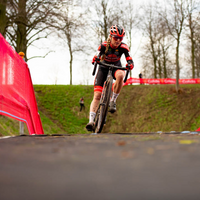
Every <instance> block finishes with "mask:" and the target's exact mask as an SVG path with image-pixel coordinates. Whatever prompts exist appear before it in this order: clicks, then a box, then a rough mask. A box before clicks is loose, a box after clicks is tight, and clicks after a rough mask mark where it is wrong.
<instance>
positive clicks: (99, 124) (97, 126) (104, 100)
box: [92, 62, 129, 133]
mask: <svg viewBox="0 0 200 200" xmlns="http://www.w3.org/2000/svg"><path fill="white" fill-rule="evenodd" d="M99 64H101V65H103V66H106V67H108V69H109V71H108V75H107V78H106V81H105V82H104V86H103V91H102V94H101V99H100V103H99V107H98V109H97V112H96V117H95V120H94V126H93V131H94V133H101V131H102V129H103V126H104V124H105V120H106V116H107V112H108V107H109V103H110V97H111V93H112V85H113V76H112V71H113V70H114V69H120V70H126V76H125V78H124V83H125V82H126V80H127V78H128V73H129V69H127V68H122V67H118V66H115V65H113V64H107V63H105V62H99ZM96 68H97V62H95V64H94V70H93V73H92V75H93V76H94V75H95V72H96Z"/></svg>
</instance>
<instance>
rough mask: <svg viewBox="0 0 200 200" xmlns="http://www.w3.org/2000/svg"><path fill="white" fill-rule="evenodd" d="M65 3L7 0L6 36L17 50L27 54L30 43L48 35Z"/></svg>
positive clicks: (59, 0)
mask: <svg viewBox="0 0 200 200" xmlns="http://www.w3.org/2000/svg"><path fill="white" fill-rule="evenodd" d="M63 5H64V1H62V0H56V1H47V0H45V1H40V0H18V1H15V0H7V19H8V28H7V32H6V37H7V39H8V40H9V42H10V44H11V45H12V46H13V47H14V48H15V50H16V51H17V52H19V51H23V52H24V53H25V56H26V51H27V48H28V47H29V46H30V45H32V44H33V43H34V42H35V41H37V40H40V39H42V38H47V37H48V35H49V34H50V31H49V30H50V29H51V28H52V27H54V24H55V23H56V21H57V17H58V16H59V15H60V13H59V10H60V7H62V6H63ZM26 60H27V58H26Z"/></svg>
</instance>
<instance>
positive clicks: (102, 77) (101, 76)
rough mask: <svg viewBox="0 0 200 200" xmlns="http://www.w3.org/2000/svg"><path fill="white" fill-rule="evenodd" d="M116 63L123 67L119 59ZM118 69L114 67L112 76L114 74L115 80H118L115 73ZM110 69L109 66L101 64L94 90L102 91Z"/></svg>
mask: <svg viewBox="0 0 200 200" xmlns="http://www.w3.org/2000/svg"><path fill="white" fill-rule="evenodd" d="M114 65H116V66H118V67H122V65H121V62H120V61H118V62H117V63H114ZM117 70H118V69H114V70H113V71H112V76H113V79H114V80H116V78H115V73H116V71H117ZM108 71H109V69H108V67H105V66H102V65H99V69H98V72H97V75H96V77H95V79H94V92H102V90H103V85H104V82H105V81H106V78H107V75H108Z"/></svg>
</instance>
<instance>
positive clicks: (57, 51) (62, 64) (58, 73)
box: [27, 0, 147, 85]
mask: <svg viewBox="0 0 200 200" xmlns="http://www.w3.org/2000/svg"><path fill="white" fill-rule="evenodd" d="M134 1H135V2H138V1H136V0H134ZM146 1H147V0H146ZM132 41H133V43H132V47H131V48H132V50H131V56H132V57H133V60H134V63H135V68H134V69H133V70H132V77H136V78H138V74H139V73H140V71H141V63H140V60H139V54H140V51H139V48H140V43H141V41H142V36H141V35H139V36H137V37H136V36H135V38H133V40H132ZM62 42H63V41H62ZM86 42H87V41H86ZM123 42H125V43H126V37H125V39H124V40H123ZM94 48H95V47H94ZM97 49H98V45H96V51H97ZM50 50H53V52H51V53H49V54H48V55H47V56H46V57H45V58H34V59H30V60H29V61H28V62H27V63H28V66H29V69H30V72H31V77H32V81H33V84H69V83H70V79H69V76H70V71H69V51H68V47H67V45H64V44H63V43H62V44H61V42H60V43H59V42H58V41H57V38H53V37H49V38H48V39H42V40H39V41H37V42H36V43H34V46H31V47H29V48H28V51H27V57H28V58H30V57H33V56H44V55H45V54H46V53H47V52H48V51H50ZM96 51H94V52H93V53H92V54H91V56H89V57H87V58H85V57H84V58H81V57H79V58H78V60H75V59H76V56H74V61H73V73H72V74H73V77H72V83H73V84H83V85H87V84H89V85H92V84H93V82H94V77H93V76H92V71H93V65H92V64H91V62H92V58H93V56H94V55H95V53H96ZM85 59H87V61H85ZM122 63H124V64H125V63H126V62H125V58H124V55H122Z"/></svg>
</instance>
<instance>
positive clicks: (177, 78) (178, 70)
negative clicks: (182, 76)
mask: <svg viewBox="0 0 200 200" xmlns="http://www.w3.org/2000/svg"><path fill="white" fill-rule="evenodd" d="M179 44H180V35H178V38H177V46H176V92H177V93H178V91H179V72H180V67H179Z"/></svg>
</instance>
